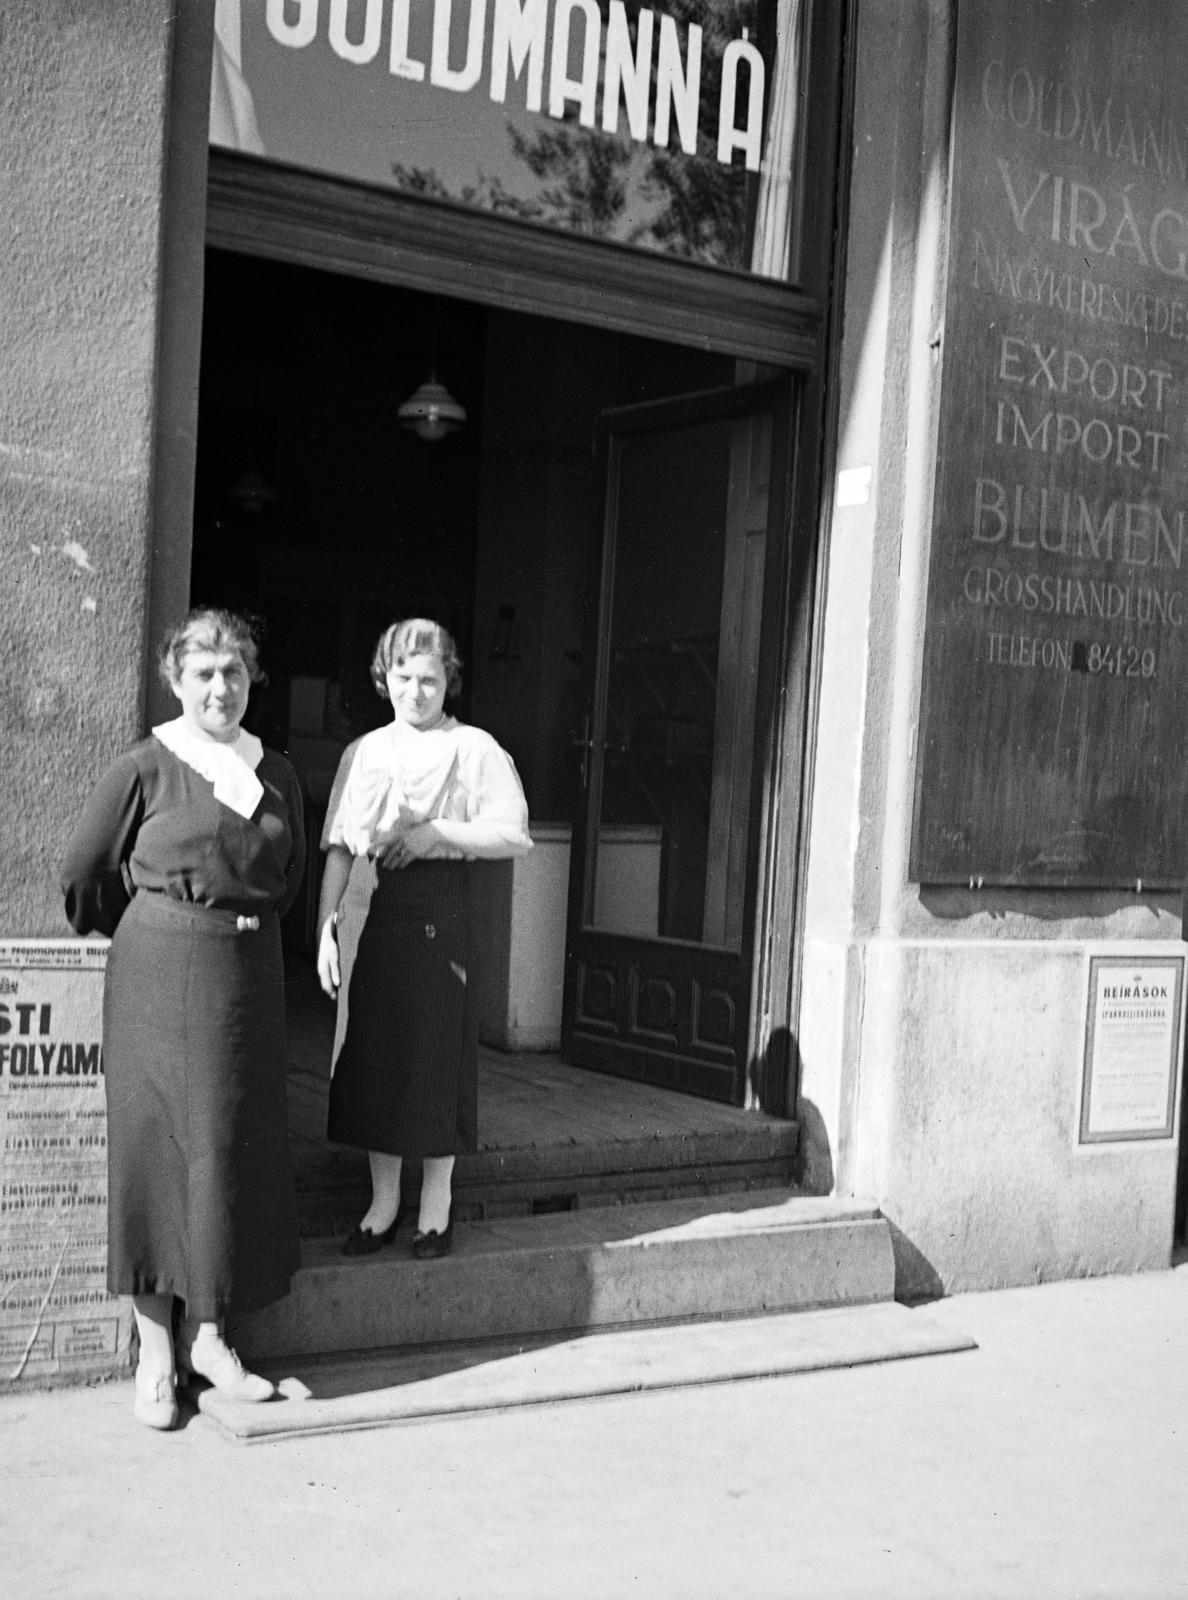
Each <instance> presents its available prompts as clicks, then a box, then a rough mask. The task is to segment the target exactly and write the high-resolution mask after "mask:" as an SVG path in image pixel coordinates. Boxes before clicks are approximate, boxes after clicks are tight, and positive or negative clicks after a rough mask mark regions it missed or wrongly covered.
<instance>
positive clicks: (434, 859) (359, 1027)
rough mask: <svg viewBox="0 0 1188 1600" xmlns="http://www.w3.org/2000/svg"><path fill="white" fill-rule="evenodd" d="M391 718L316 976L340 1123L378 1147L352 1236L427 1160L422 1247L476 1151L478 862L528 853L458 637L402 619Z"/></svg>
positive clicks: (384, 642)
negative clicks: (414, 1165)
mask: <svg viewBox="0 0 1188 1600" xmlns="http://www.w3.org/2000/svg"><path fill="white" fill-rule="evenodd" d="M371 670H372V681H373V682H374V684H375V686H376V690H377V692H378V693H379V694H380V696H381V697H382V698H383V699H385V700H390V701H391V704H392V721H391V722H390V723H389V724H388V725H387V726H386V727H384V728H380V729H377V730H376V731H375V732H374V733H369V734H366V735H365V736H364V737H363V738H362V739H360V740H358V741H357V742H356V743H355V744H353V745H352V746H351V747H350V748H349V749H348V750H347V751H346V752H345V753H344V755H343V758H342V762H341V764H340V767H339V771H338V777H337V779H336V780H335V785H334V791H333V793H332V795H331V799H330V806H329V810H328V812H327V819H326V829H325V832H324V834H323V837H322V846H323V849H324V850H325V851H326V866H325V873H324V875H323V879H322V893H321V901H320V905H319V911H318V927H319V929H320V934H319V941H318V977H319V979H320V981H321V985H322V988H323V989H324V990H325V991H326V993H327V994H328V995H330V996H331V997H335V996H337V998H338V1005H339V1017H338V1030H337V1038H336V1041H335V1058H334V1067H333V1076H332V1079H331V1084H330V1116H329V1127H328V1132H329V1136H330V1138H331V1139H333V1140H335V1141H336V1142H338V1143H341V1144H348V1145H354V1146H356V1147H357V1148H360V1149H365V1150H366V1151H367V1152H368V1156H369V1160H370V1165H371V1184H372V1199H371V1205H370V1206H369V1207H368V1209H367V1211H366V1212H365V1214H364V1215H363V1217H362V1218H361V1219H360V1221H359V1223H358V1225H357V1226H356V1227H355V1229H354V1230H353V1231H352V1232H351V1234H350V1235H349V1237H348V1238H347V1240H346V1243H345V1244H344V1246H343V1251H344V1254H346V1255H366V1254H370V1253H371V1252H373V1251H375V1250H378V1249H380V1247H381V1246H382V1245H384V1244H387V1243H389V1242H390V1241H391V1240H392V1239H393V1238H394V1236H395V1233H396V1229H397V1226H398V1224H399V1221H400V1212H401V1208H400V1186H401V1171H402V1163H403V1160H404V1158H405V1157H406V1156H413V1157H420V1158H422V1160H423V1163H424V1169H423V1171H424V1175H423V1180H422V1186H421V1201H420V1215H419V1218H418V1223H417V1229H416V1232H415V1233H414V1235H413V1246H412V1247H413V1252H414V1254H415V1255H417V1256H419V1257H421V1258H422V1259H431V1258H433V1257H437V1256H443V1255H445V1254H447V1253H448V1251H449V1249H450V1247H451V1244H452V1242H453V1219H452V1215H451V1188H452V1180H453V1169H454V1158H455V1157H456V1156H458V1155H461V1154H466V1153H472V1152H474V1151H475V1150H476V1149H477V1148H478V1031H477V1020H476V999H477V997H476V985H475V981H474V973H473V959H472V948H471V946H472V918H471V912H470V874H469V870H468V866H467V863H468V862H469V861H471V860H475V859H479V858H482V859H487V860H491V859H498V858H500V857H505V856H517V855H525V854H526V853H527V852H528V851H529V850H530V849H531V848H532V841H531V839H530V838H529V836H528V807H527V803H526V801H525V799H524V791H523V789H522V788H521V786H520V780H519V778H518V776H517V774H516V769H515V767H514V765H513V763H512V760H511V757H510V756H509V755H508V754H507V752H506V751H504V750H503V749H501V748H500V746H499V745H498V744H497V743H496V742H495V740H494V739H492V738H491V736H490V735H489V734H487V733H484V732H483V731H482V730H481V729H479V728H472V727H467V726H466V725H464V724H463V723H460V722H459V721H458V720H457V719H456V718H455V717H453V716H451V715H449V713H448V712H447V711H446V708H445V707H446V701H447V699H449V698H451V697H452V696H454V695H456V694H457V692H458V690H459V688H460V686H461V662H460V660H459V657H458V651H457V647H456V645H455V643H454V640H453V639H452V638H451V636H450V634H449V633H447V632H446V630H445V629H444V628H443V627H441V626H440V625H439V624H438V623H436V622H431V621H428V620H427V619H425V618H421V617H413V618H410V619H408V620H406V621H404V622H397V623H393V625H392V626H391V627H390V628H388V629H387V630H386V631H385V632H384V633H383V634H382V635H381V637H380V640H379V643H378V644H377V646H376V650H375V656H374V658H373V660H372V669H371Z"/></svg>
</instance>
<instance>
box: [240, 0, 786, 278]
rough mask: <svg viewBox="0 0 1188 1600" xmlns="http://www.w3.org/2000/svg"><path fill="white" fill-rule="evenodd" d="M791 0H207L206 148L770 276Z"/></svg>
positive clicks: (781, 251) (780, 228)
mask: <svg viewBox="0 0 1188 1600" xmlns="http://www.w3.org/2000/svg"><path fill="white" fill-rule="evenodd" d="M804 12H805V6H804V3H803V0H661V3H659V4H657V5H643V4H641V3H640V0H219V3H218V6H217V11H216V41H215V59H214V75H213V81H212V97H211V142H212V143H214V144H217V145H221V146H224V147H227V148H230V149H236V150H242V151H246V152H249V153H251V154H254V155H260V156H264V157H266V158H267V159H269V160H271V161H276V162H280V163H282V164H284V165H289V166H297V167H304V168H308V169H310V170H312V171H316V172H326V173H333V174H336V175H338V176H340V177H347V178H355V179H358V180H360V181H362V182H364V183H367V184H371V185H377V186H379V187H382V188H388V189H399V190H403V191H404V192H406V193H409V194H415V195H419V196H422V197H425V198H428V199H430V200H439V201H447V202H451V203H454V204H458V205H462V206H468V207H472V208H476V209H478V210H481V211H487V212H492V213H497V214H499V215H500V216H504V217H510V218H516V219H519V220H521V221H523V222H527V223H533V224H539V225H542V226H546V227H553V228H560V229H562V230H564V231H566V232H570V233H578V234H582V235H586V236H588V237H594V238H600V239H605V240H610V241H613V242H615V243H618V244H622V245H627V246H630V247H632V248H636V249H643V250H650V251H657V252H660V253H661V254H665V255H671V256H678V257H682V258H685V259H688V260H692V261H700V262H704V263H708V264H711V265H713V266H718V267H726V268H732V269H734V270H738V271H743V272H751V273H755V274H758V275H760V276H764V277H774V278H783V277H785V276H786V274H787V270H788V261H789V253H788V252H789V238H790V233H791V227H792V220H793V213H794V205H793V196H794V190H795V188H796V185H795V184H794V181H793V173H792V162H793V154H792V153H793V150H794V148H795V146H796V132H797V113H798V108H799V104H800V95H801V83H800V78H801V61H802V50H801V41H802V34H803V22H804Z"/></svg>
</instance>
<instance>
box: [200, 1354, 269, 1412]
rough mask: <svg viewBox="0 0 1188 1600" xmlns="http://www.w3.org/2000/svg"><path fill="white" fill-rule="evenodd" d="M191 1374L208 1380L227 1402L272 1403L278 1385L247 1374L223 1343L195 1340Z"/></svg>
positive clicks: (253, 1373)
mask: <svg viewBox="0 0 1188 1600" xmlns="http://www.w3.org/2000/svg"><path fill="white" fill-rule="evenodd" d="M190 1371H191V1372H195V1373H197V1375H198V1376H199V1377H200V1378H205V1379H206V1381H207V1383H209V1384H210V1386H211V1388H212V1389H214V1390H215V1391H216V1392H217V1393H218V1394H221V1395H223V1396H224V1398H225V1399H227V1400H248V1401H253V1402H255V1401H260V1400H271V1399H272V1397H273V1396H274V1395H275V1394H276V1384H275V1383H270V1382H269V1381H268V1379H267V1378H262V1377H261V1376H260V1375H259V1373H257V1372H246V1371H245V1370H244V1365H243V1362H242V1361H241V1360H240V1359H239V1357H238V1356H237V1355H236V1354H235V1351H234V1350H232V1348H231V1346H230V1345H228V1344H225V1343H224V1342H223V1340H222V1339H203V1340H202V1341H201V1342H199V1341H198V1340H195V1341H194V1343H193V1344H192V1345H191V1346H190Z"/></svg>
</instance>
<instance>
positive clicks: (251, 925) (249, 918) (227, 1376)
mask: <svg viewBox="0 0 1188 1600" xmlns="http://www.w3.org/2000/svg"><path fill="white" fill-rule="evenodd" d="M161 671H162V675H163V676H164V677H165V679H166V681H167V682H168V683H169V685H170V687H171V689H172V690H173V692H174V694H175V695H176V696H177V698H178V700H179V702H180V704H181V716H180V717H178V718H176V719H175V720H174V721H172V722H166V723H163V724H161V726H160V727H157V728H154V729H153V732H152V736H151V737H150V738H148V739H145V740H143V741H142V742H141V743H140V744H138V745H136V746H135V748H134V749H132V750H130V751H128V753H127V754H126V755H123V756H121V757H120V758H119V759H118V760H117V761H115V762H114V763H113V764H112V766H110V767H109V768H108V769H107V771H106V772H105V773H104V774H103V776H102V777H101V778H100V780H99V782H98V784H97V785H96V787H95V789H94V791H93V793H92V794H91V796H90V798H89V799H88V801H87V803H86V805H85V807H84V809H83V814H82V817H81V818H80V820H79V823H78V826H77V828H76V830H75V833H74V837H73V839H72V840H71V842H70V846H69V849H68V851H67V854H66V859H65V862H64V865H63V869H62V886H63V889H64V891H65V895H66V914H67V916H68V917H69V919H70V922H71V923H72V925H73V926H74V928H75V929H76V931H77V932H79V933H82V934H86V933H100V934H109V935H111V936H112V944H111V950H110V953H109V956H108V965H107V981H106V987H105V991H104V1004H103V1058H104V1071H105V1077H106V1088H107V1107H108V1147H107V1149H108V1264H107V1282H108V1288H109V1290H110V1291H111V1293H112V1294H130V1295H131V1296H132V1303H133V1308H134V1311H135V1317H136V1327H137V1332H138V1334H139V1338H140V1359H139V1364H138V1366H137V1370H136V1415H137V1416H138V1417H139V1418H140V1420H141V1421H142V1422H145V1423H147V1424H148V1425H149V1426H150V1427H155V1428H169V1427H172V1426H173V1425H174V1424H175V1423H176V1421H177V1415H178V1412H177V1400H176V1368H177V1366H182V1367H183V1369H185V1370H188V1372H189V1373H192V1374H196V1375H197V1376H198V1377H200V1378H203V1379H205V1380H206V1381H207V1382H209V1383H210V1384H212V1385H213V1386H214V1387H215V1389H216V1390H218V1391H219V1392H220V1393H222V1394H226V1395H228V1396H231V1397H233V1398H236V1399H240V1400H266V1399H269V1398H271V1396H272V1395H273V1394H274V1392H275V1390H274V1388H273V1385H272V1384H271V1383H269V1382H268V1381H267V1380H266V1379H264V1378H262V1377H259V1376H258V1375H256V1374H254V1373H250V1372H245V1371H244V1369H243V1366H242V1364H241V1363H240V1361H239V1358H238V1356H237V1355H236V1354H235V1352H234V1350H232V1349H231V1348H230V1347H229V1346H228V1345H227V1344H226V1342H225V1340H224V1337H223V1322H224V1318H225V1316H226V1315H227V1313H228V1312H229V1311H232V1310H233V1311H235V1312H241V1311H245V1310H250V1309H251V1308H253V1307H257V1306H263V1305H267V1304H269V1303H270V1302H271V1301H273V1300H277V1299H280V1298H281V1297H282V1296H283V1295H285V1294H287V1293H288V1289H289V1283H290V1279H291V1277H292V1275H293V1273H294V1271H295V1270H296V1267H297V1264H298V1258H299V1239H298V1232H297V1218H296V1202H295V1195H294V1188H293V1177H292V1170H291V1167H290V1161H289V1142H288V1126H287V1120H286V1103H285V1039H284V1023H285V1018H284V973H283V968H282V961H281V945H280V923H279V918H280V915H281V914H282V913H283V912H284V911H285V910H286V908H287V907H288V905H289V903H290V902H291V901H292V899H293V898H294V896H295V895H296V893H297V889H298V886H299V884H300V882H301V874H302V869H303V866H304V860H305V838H304V832H303V827H302V802H301V792H300V789H299V786H298V782H297V777H296V774H295V773H294V772H293V769H292V767H290V765H289V763H288V762H287V761H285V760H284V758H283V757H281V756H279V755H276V754H275V753H274V752H273V751H271V750H265V749H264V747H263V746H262V745H261V743H260V741H259V740H258V739H256V738H255V737H254V736H253V735H252V734H249V733H247V732H245V731H244V730H243V729H242V728H241V727H240V721H241V719H242V717H243V714H244V711H245V710H246V708H247V701H248V692H249V689H250V687H251V684H252V683H253V682H255V681H258V680H259V678H260V677H261V673H260V669H259V666H258V662H257V650H256V643H255V640H254V638H253V636H252V633H251V630H250V628H249V626H248V625H247V624H246V623H245V622H244V620H243V619H242V618H240V617H237V616H234V615H232V614H230V613H228V612H224V611H217V610H202V611H195V612H192V613H191V614H190V615H189V616H188V617H187V618H186V619H185V621H184V622H182V623H181V624H180V625H179V626H178V627H177V628H175V629H174V630H173V632H172V633H171V634H170V635H169V637H168V638H167V639H166V641H165V645H164V648H163V650H162V654H161ZM176 1302H181V1305H178V1304H176ZM183 1306H184V1317H178V1316H176V1315H175V1314H176V1313H180V1311H181V1310H182V1307H183ZM175 1321H176V1322H177V1323H178V1326H179V1327H180V1330H181V1339H180V1343H181V1346H182V1348H181V1349H180V1350H179V1351H178V1352H177V1357H178V1359H177V1363H176V1365H175V1352H174V1333H173V1330H174V1324H175Z"/></svg>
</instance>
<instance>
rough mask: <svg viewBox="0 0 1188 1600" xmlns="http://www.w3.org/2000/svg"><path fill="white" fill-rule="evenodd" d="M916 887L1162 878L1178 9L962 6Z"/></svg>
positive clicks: (1180, 106) (1186, 760)
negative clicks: (917, 885)
mask: <svg viewBox="0 0 1188 1600" xmlns="http://www.w3.org/2000/svg"><path fill="white" fill-rule="evenodd" d="M957 28H958V39H957V72H956V87H955V105H954V115H953V150H952V184H951V195H952V198H951V212H950V227H949V256H948V282H947V289H946V303H945V320H944V336H943V374H942V381H941V397H940V423H939V439H938V455H937V473H936V485H935V497H934V508H933V519H932V543H931V554H930V570H929V586H928V601H927V617H926V635H925V643H924V677H923V687H922V707H921V736H920V745H919V754H918V758H917V774H916V780H917V781H916V803H915V820H914V829H913V846H912V862H911V875H912V877H913V879H914V880H915V881H917V882H921V883H936V884H952V883H959V884H969V883H984V884H1000V885H1006V884H1012V885H1031V886H1035V885H1042V886H1048V885H1051V886H1059V885H1084V886H1099V887H1108V886H1123V885H1125V886H1127V887H1129V888H1131V889H1133V888H1135V887H1136V885H1137V884H1139V883H1140V882H1141V883H1142V884H1143V885H1147V886H1150V887H1156V886H1170V885H1175V884H1178V883H1179V882H1180V881H1181V880H1182V875H1183V857H1184V845H1185V837H1184V798H1185V774H1186V768H1188V559H1186V558H1188V548H1186V539H1185V533H1186V528H1185V519H1186V517H1188V78H1186V77H1185V75H1184V73H1183V71H1182V63H1183V61H1184V60H1185V59H1188V6H1184V5H1182V4H1179V3H1178V0H973V3H971V4H968V5H965V4H963V5H962V6H961V7H960V8H959V12H958V23H957Z"/></svg>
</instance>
